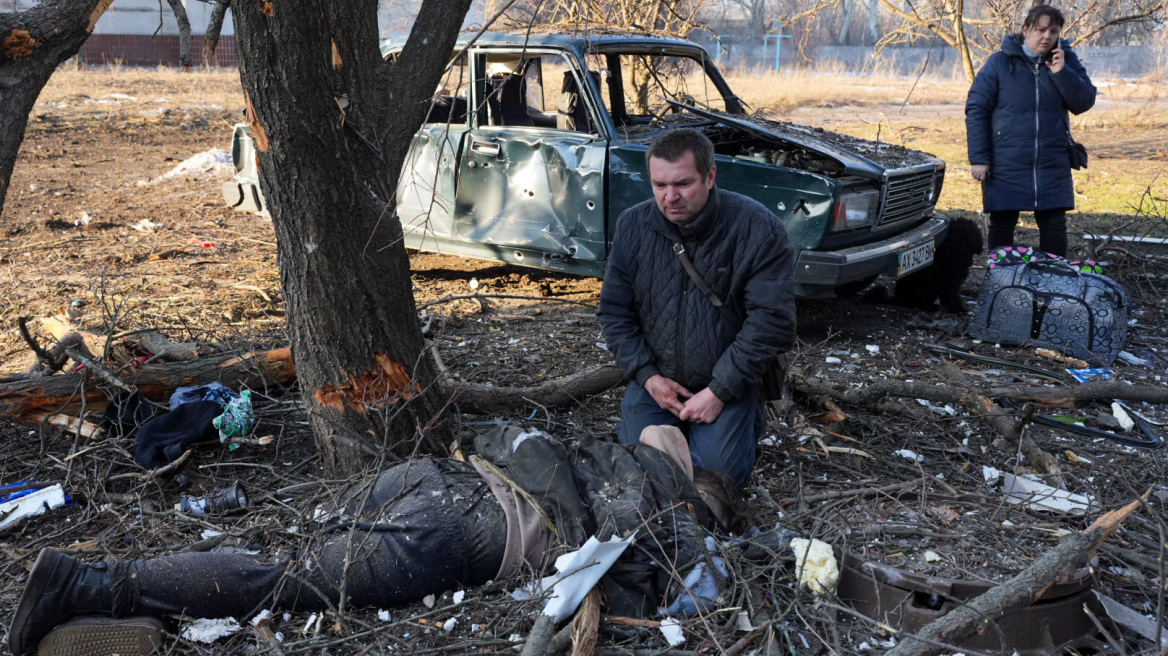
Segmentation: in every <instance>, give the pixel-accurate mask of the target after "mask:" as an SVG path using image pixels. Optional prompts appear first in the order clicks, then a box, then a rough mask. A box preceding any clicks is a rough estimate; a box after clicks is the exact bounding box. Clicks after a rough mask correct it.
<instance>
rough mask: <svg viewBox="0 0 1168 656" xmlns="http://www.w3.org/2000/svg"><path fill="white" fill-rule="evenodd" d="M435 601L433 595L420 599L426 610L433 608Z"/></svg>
mask: <svg viewBox="0 0 1168 656" xmlns="http://www.w3.org/2000/svg"><path fill="white" fill-rule="evenodd" d="M435 601H437V600H436V599H434V595H426V596H425V597H422V603H423V604H426V608H433V607H434V602H435Z"/></svg>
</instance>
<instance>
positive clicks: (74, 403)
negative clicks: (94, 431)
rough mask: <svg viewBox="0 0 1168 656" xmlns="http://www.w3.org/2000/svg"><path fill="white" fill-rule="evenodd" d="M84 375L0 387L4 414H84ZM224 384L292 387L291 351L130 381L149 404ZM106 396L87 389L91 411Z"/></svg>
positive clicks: (145, 374) (147, 369)
mask: <svg viewBox="0 0 1168 656" xmlns="http://www.w3.org/2000/svg"><path fill="white" fill-rule="evenodd" d="M84 375H85V374H84V373H76V374H60V375H56V376H41V377H34V376H30V377H27V378H22V379H18V380H6V381H3V382H0V414H8V415H14V416H18V417H19V416H22V415H24V414H26V413H31V412H35V411H37V410H45V411H50V412H54V413H56V412H71V411H76V410H78V409H80V407H81V401H82V399H81V397H80V396H79V391H80V389H81V380H82V377H83V376H84ZM216 380H217V381H220V382H222V383H223V384H224V385H227V386H228V387H232V388H235V389H238V388H240V387H243V386H247V387H252V388H263V387H264V386H265V385H273V384H275V385H288V384H290V383H292V382H293V381H295V380H296V370H295V368H294V367H293V366H292V356H291V353H290V352H289V350H288V349H286V348H285V349H276V350H273V351H267V352H265V353H245V354H242V355H239V354H225V355H219V356H214V357H209V358H200V359H198V360H191V361H188V362H180V363H173V364H152V365H146V366H143V367H142V368H141V369H140V370H139V371H138V372H137V374H136V375H134V376H133V377H132V378H129V379H127V381H126V382H128V383H130V384H132V385H134V386H135V387H136V388H137V389H138V391H139V392H141V393H142V395H143V396H145V397H146V398H148V399H152V400H156V401H157V400H163V399H166V398H167V397H169V396H170V393H171V392H173V391H174V389H175V388H177V387H183V386H188V385H200V384H203V383H209V382H211V381H216ZM105 400H106V397H105V394H104V393H103V392H102V391H101V390H100V389H96V388H94V387H93V386H87V387H86V389H85V401H86V402H87V403H88V404H89V406H88V409H89V410H90V411H96V410H99V409H100V408H101V407H102V405H103V404H104V402H105Z"/></svg>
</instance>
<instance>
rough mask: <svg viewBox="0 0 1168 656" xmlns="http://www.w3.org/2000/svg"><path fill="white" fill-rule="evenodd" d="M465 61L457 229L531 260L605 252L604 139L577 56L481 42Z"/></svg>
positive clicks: (464, 236) (506, 254)
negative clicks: (466, 119)
mask: <svg viewBox="0 0 1168 656" xmlns="http://www.w3.org/2000/svg"><path fill="white" fill-rule="evenodd" d="M472 69H473V70H472V75H473V77H474V80H475V84H474V85H473V87H474V88H473V91H472V93H473V97H474V98H475V99H476V103H475V111H473V112H472V117H471V125H472V127H471V129H470V130H469V131H468V133H467V134H466V136H465V138H464V145H463V152H462V157H461V160H460V162H459V170H458V185H457V191H456V202H455V219H454V235H455V237H456V238H458V239H460V240H463V241H468V242H473V243H477V244H484V245H490V246H492V247H497V248H496V249H495V252H496V253H497V255H498V256H500V257H501V259H505V260H508V261H520V262H522V261H523V260H524V258H529V257H541V258H542V259H543V262H542V263H541V262H527V263H530V264H533V265H537V266H538V265H541V264H543V265H548V264H551V263H554V262H556V261H562V260H568V259H578V260H585V261H598V260H602V259H604V257H605V250H606V243H605V218H604V217H605V202H604V194H605V168H606V157H607V155H606V151H607V141H606V139H605V138H604V136H603V135H602V129H601V127H600V125H599V123H598V120H597V119H598V116H597V114H596V108H595V106H594V104H593V103H592V102H591V100H590V99H589V97H588V95H589V92H590V89H589V87H588V86H587V83H585V81H584V76H583V75H582V74H581V71H580V68H579V66H578V65H576V62H575V59H574V58H573V57H571V56H570V55H569V54H568V53H566V52H564V51H560V50H546V51H540V50H531V49H527V50H523V49H519V48H513V49H506V48H482V49H480V50H478V51H477V52H476V53H475V55H474V56H473V57H472Z"/></svg>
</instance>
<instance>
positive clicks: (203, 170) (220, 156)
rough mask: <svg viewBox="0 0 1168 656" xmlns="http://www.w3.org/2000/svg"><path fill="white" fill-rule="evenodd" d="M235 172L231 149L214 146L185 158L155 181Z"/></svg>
mask: <svg viewBox="0 0 1168 656" xmlns="http://www.w3.org/2000/svg"><path fill="white" fill-rule="evenodd" d="M233 173H235V166H234V165H233V164H232V163H231V151H229V150H227V149H226V148H212V149H211V150H207V151H203V152H201V153H199V154H198V155H195V156H193V157H188V158H186V159H184V160H183V161H181V162H179V164H178V166H176V167H174V168H173V169H171V170H170V171H168V172H166V173H164V174H162V175H161V176H159V177H158V178H156V179H155V180H154V182H159V181H161V180H171V179H173V178H181V177H200V176H206V177H214V178H222V177H226V176H229V175H231V174H233Z"/></svg>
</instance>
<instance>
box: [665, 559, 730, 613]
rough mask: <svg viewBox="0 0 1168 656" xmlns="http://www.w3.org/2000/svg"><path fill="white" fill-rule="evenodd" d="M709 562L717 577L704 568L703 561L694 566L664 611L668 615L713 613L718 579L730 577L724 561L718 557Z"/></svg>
mask: <svg viewBox="0 0 1168 656" xmlns="http://www.w3.org/2000/svg"><path fill="white" fill-rule="evenodd" d="M710 561H712V562H713V563H714V568H715V569H717V570H718V577H715V576H714V573H713V572H711V571H710V569H709V568H708V567H707V566H706V563H705V561H702V562H699V563H698V564H697V565H694V568H693V569H691V570H690V571H689V573H688V574H686V575H685V581H684V586H683V588H682V591H681V592H680V593H679V594H678V595H677V597H675V598H674V599H673V603H671V604H669V607H668V608H666V609H665V612H666V613H668V614H669V615H695V614H697V613H708V612H711V611H713V610H714V609H715V608H716V607H717V604H716V603H715V602H716V601H717V599H718V578H723V579H724V578H726V577H728V576H730V572H729V570H727V569H726V561H724V560H722V558H721V557H719V556H711V557H710Z"/></svg>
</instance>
